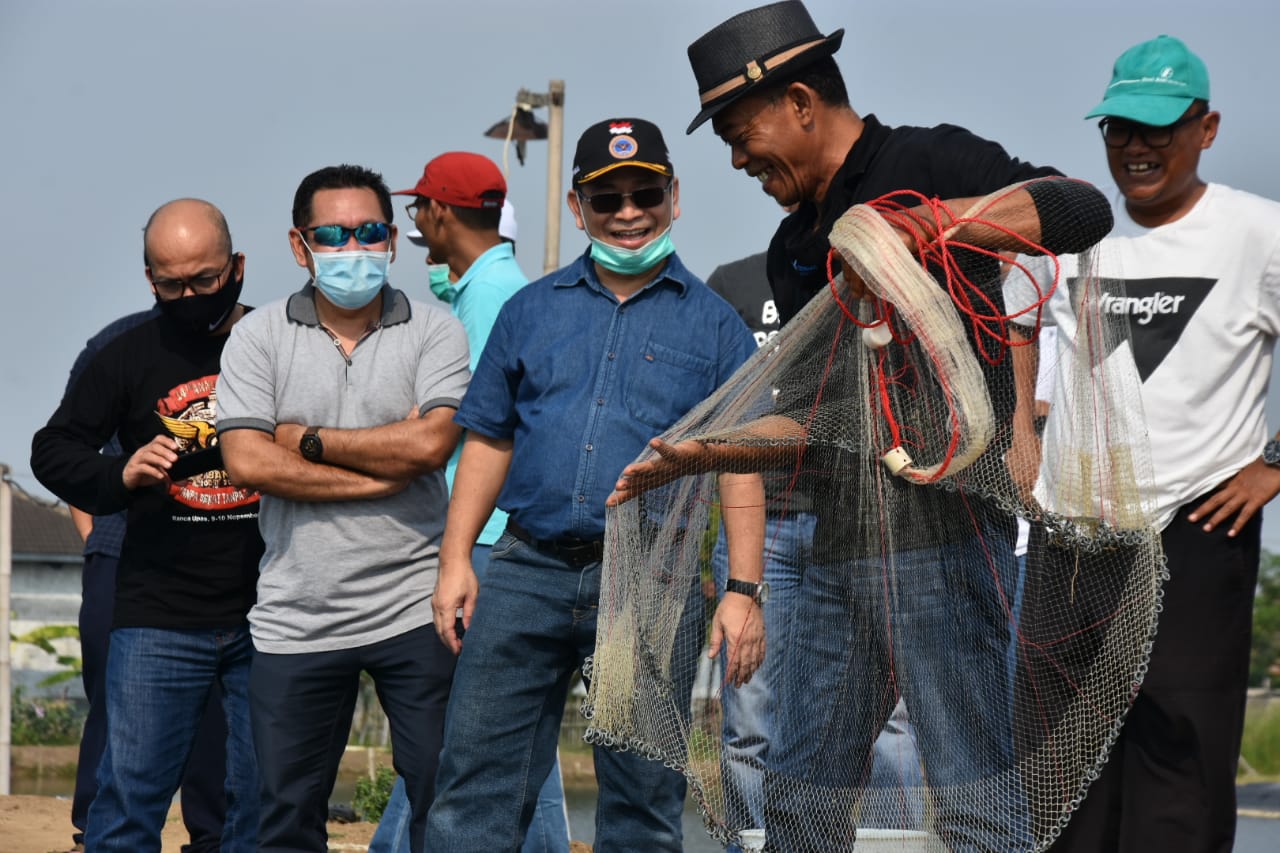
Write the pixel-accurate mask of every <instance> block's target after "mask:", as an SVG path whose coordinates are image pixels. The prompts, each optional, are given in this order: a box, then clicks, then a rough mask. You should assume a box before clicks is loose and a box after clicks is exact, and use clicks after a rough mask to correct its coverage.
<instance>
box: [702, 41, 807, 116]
mask: <svg viewBox="0 0 1280 853" xmlns="http://www.w3.org/2000/svg"><path fill="white" fill-rule="evenodd" d="M825 41H826V39H825V38H818V39H814V40H813V41H808V42H805V43H804V44H799V45H796V46H795V47H793V48H790V49H789V50H784V51H783V52H782V53H779V54H775V55H774V56H771V57H769V58H768V59H766V60H765V61H764V62H763V63H758V62H756V61H755V60H754V59H753V60H751V61H750V62H748V63H747V65H746V70H745V71H744V72H742V73H741V74H739V75H738V76H737V77H733V78H731V79H729V80H726V81H725V82H723V83H721V84H720V85H719V86H716V87H715V88H714V89H709V90H707V91H706V92H703V93H702V105H703V106H704V107H705V106H706V105H707V104H709V103H711V102H712V101H714V100H716V99H717V98H721V97H724V96H725V95H727V94H729V93H730V92H732V91H733V90H734V89H737V88H740V87H742V86H745V85H747V84H749V83H757V82H759V81H760V80H761V78H763V77H764V75H765V74H766V73H767V72H769V71H772V70H774V69H775V68H777V67H778V66H779V65H782V64H783V63H784V62H788V61H790V60H792V59H794V58H795V57H796V56H798V55H799V54H801V53H804V52H805V51H806V50H808V49H809V48H811V47H817V46H818V45H820V44H822V43H823V42H825ZM761 64H763V65H764V69H763V70H762V69H761V68H760V66H761Z"/></svg>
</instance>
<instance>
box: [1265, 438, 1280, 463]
mask: <svg viewBox="0 0 1280 853" xmlns="http://www.w3.org/2000/svg"><path fill="white" fill-rule="evenodd" d="M1262 461H1263V462H1265V463H1267V464H1268V465H1277V466H1280V441H1278V440H1276V439H1274V438H1273V439H1271V441H1268V442H1267V443H1266V445H1265V446H1264V447H1263V448H1262Z"/></svg>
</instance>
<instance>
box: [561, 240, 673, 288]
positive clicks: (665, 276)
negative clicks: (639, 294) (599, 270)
mask: <svg viewBox="0 0 1280 853" xmlns="http://www.w3.org/2000/svg"><path fill="white" fill-rule="evenodd" d="M551 276H552V277H553V282H552V284H553V286H554V287H574V286H576V285H579V284H585V285H586V286H587V287H589V288H591V289H592V290H595V291H596V292H598V293H609V291H608V289H607V288H606V287H605V286H604V285H603V284H601V283H600V277H599V276H598V275H596V264H595V261H593V260H591V247H590V246H588V247H587V250H586V251H585V252H583V253H582V254H581V255H580V256H579V257H578V259H577V260H575V261H574V262H573V263H571V264H569V265H568V266H567V267H562V268H561V269H560V270H558V271H556V272H553V273H551ZM664 281H670V282H671V283H672V284H674V285H675V287H676V289H677V290H679V291H680V296H681V297H683V296H684V295H685V294H686V293H687V292H688V290H689V286H690V285H692V284H694V283H696V282H697V281H698V278H697V277H696V276H695V275H694V274H693V273H691V272H689V270H688V268H686V267H685V265H684V263H683V262H682V261H681V260H680V258H679V256H678V255H677V254H676V253H675V252H672V253H671V254H669V255H667V259H666V266H665V267H663V269H662V274H661V275H659V276H658V277H657V278H655V279H654V280H653V281H651V282H649V283H648V284H646V285H645V286H644V288H643V289H642V291H643V290H649V289H651V288H654V287H657V286H658V285H659V284H661V283H662V282H664ZM610 295H612V294H610Z"/></svg>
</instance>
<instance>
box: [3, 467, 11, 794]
mask: <svg viewBox="0 0 1280 853" xmlns="http://www.w3.org/2000/svg"><path fill="white" fill-rule="evenodd" d="M12 577H13V488H12V486H11V485H10V484H9V466H8V465H5V464H4V463H3V462H0V795H3V796H8V795H9V793H10V785H9V767H10V756H11V755H12V752H13V749H12V746H13V718H12V716H11V715H12V711H13V708H12V700H11V696H12V694H11V692H10V691H11V689H12V685H13V678H12V671H13V661H12V658H11V656H10V651H9V650H10V643H9V598H10V594H9V585H10V581H11V580H12Z"/></svg>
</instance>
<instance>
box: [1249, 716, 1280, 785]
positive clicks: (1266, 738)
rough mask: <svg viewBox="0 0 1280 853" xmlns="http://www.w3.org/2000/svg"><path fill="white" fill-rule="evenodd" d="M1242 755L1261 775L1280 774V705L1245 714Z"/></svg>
mask: <svg viewBox="0 0 1280 853" xmlns="http://www.w3.org/2000/svg"><path fill="white" fill-rule="evenodd" d="M1240 755H1241V757H1243V758H1244V760H1245V762H1247V763H1248V765H1249V767H1250V768H1251V769H1252V770H1253V771H1254V772H1255V773H1258V774H1259V775H1262V776H1276V775H1278V774H1280V705H1278V704H1276V703H1274V702H1273V703H1271V705H1270V706H1268V707H1267V708H1266V709H1265V710H1261V711H1257V712H1252V709H1251V713H1248V714H1246V715H1245V719H1244V739H1243V740H1242V741H1241V744H1240Z"/></svg>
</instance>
